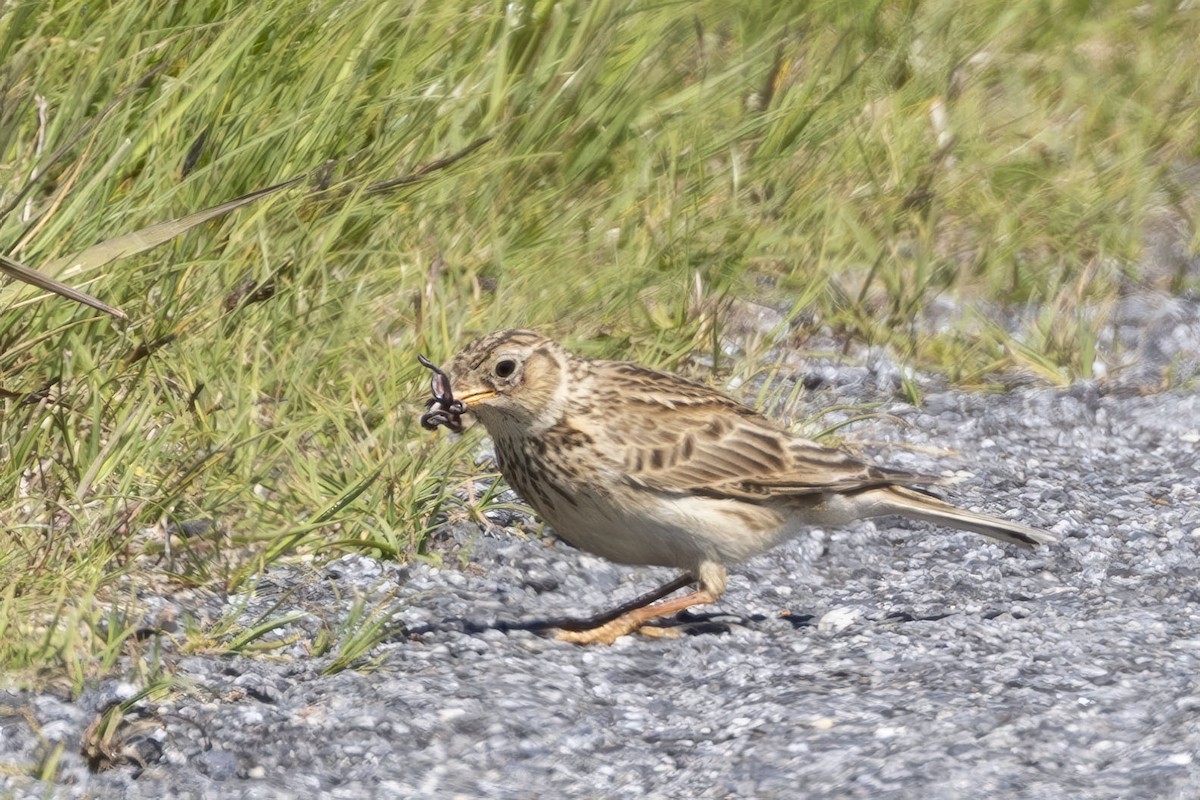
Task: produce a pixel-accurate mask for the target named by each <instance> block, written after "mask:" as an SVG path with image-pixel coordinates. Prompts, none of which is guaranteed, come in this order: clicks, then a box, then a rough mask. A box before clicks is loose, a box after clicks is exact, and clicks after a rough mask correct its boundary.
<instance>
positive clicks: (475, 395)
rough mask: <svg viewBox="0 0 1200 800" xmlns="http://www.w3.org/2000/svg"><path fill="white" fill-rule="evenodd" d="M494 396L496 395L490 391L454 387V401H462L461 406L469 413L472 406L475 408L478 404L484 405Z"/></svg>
mask: <svg viewBox="0 0 1200 800" xmlns="http://www.w3.org/2000/svg"><path fill="white" fill-rule="evenodd" d="M495 396H496V393H495V392H494V391H492V390H491V389H482V388H481V389H474V388H471V387H467V388H466V389H465V390H464V389H460V388H458V387H455V390H454V399H455V400H460V401H462V404H463V405H464V406H466V407H467V410H468V411H470V410H471V407H472V406H477V405H479V404H480V403H486V402H487V401H488V400H491V399H492V398H493V397H495Z"/></svg>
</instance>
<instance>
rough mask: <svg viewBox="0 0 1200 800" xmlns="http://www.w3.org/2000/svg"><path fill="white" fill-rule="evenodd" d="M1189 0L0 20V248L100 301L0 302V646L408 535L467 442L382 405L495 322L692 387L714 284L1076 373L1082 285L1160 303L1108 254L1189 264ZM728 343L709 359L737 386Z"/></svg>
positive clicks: (424, 7) (1003, 362) (979, 367)
mask: <svg viewBox="0 0 1200 800" xmlns="http://www.w3.org/2000/svg"><path fill="white" fill-rule="evenodd" d="M1198 14H1200V11H1198V10H1197V8H1196V7H1195V6H1194V5H1190V4H1182V5H1181V4H1178V3H1173V2H1136V3H1135V2H1114V3H1090V2H1079V0H1068V1H1066V2H1053V1H1052V0H1011V2H1008V3H972V2H967V3H964V2H960V0H906V1H905V0H880V1H879V2H876V3H873V4H856V3H844V2H837V1H834V2H821V1H820V0H816V1H815V2H795V3H792V2H782V3H781V2H766V1H762V0H749V2H743V3H738V4H731V3H728V2H725V1H724V0H721V2H715V1H709V0H700V1H699V2H686V3H684V2H673V3H672V2H667V3H656V4H646V3H638V2H617V1H616V0H612V1H609V0H591V2H578V3H571V2H547V0H529V2H526V3H508V2H478V0H475V1H470V0H443V1H442V2H438V3H424V2H419V0H418V1H417V2H388V3H377V2H356V1H355V0H337V1H336V2H335V1H334V0H278V1H277V2H271V3H253V4H248V3H241V2H229V1H225V2H219V1H216V0H187V2H182V1H179V2H170V1H169V0H164V1H163V2H115V3H93V2H82V0H75V1H74V2H69V1H65V0H64V1H62V2H10V3H6V4H0V65H2V66H0V74H2V76H3V78H2V80H3V87H2V94H0V154H2V159H0V242H3V248H4V250H5V252H7V253H8V254H9V255H10V256H11V257H13V258H16V259H18V260H20V261H21V262H23V263H25V264H28V265H30V266H31V267H34V268H39V269H42V270H43V271H44V272H46V273H47V274H50V275H52V276H53V277H57V278H58V279H60V280H62V281H65V282H67V283H70V284H71V285H74V286H77V287H79V288H81V289H84V290H85V291H87V292H90V293H92V294H94V295H96V296H98V297H100V298H101V299H102V300H104V301H105V302H107V303H110V304H112V305H115V306H117V307H119V308H120V309H122V310H123V311H124V312H125V313H126V314H128V316H129V318H130V319H129V321H128V322H119V321H116V320H113V319H111V318H109V317H106V316H104V315H103V314H99V313H97V312H95V311H93V310H91V309H88V308H85V307H83V306H80V305H77V304H75V303H73V302H70V301H67V300H64V299H62V298H60V297H56V296H53V295H47V294H45V293H43V292H40V291H37V290H34V289H31V288H29V287H28V286H25V285H24V284H21V283H13V282H5V283H4V284H3V286H0V303H2V304H3V314H2V316H0V389H2V399H0V403H2V404H3V405H2V406H0V429H2V432H0V453H2V457H0V484H2V490H0V526H2V527H3V536H4V544H3V547H2V548H0V634H2V635H0V668H2V669H6V670H9V671H15V672H13V674H22V675H29V676H36V675H37V674H39V672H40V673H41V674H48V673H51V672H54V673H62V672H64V671H65V673H66V674H67V675H68V676H70V679H71V681H72V683H73V684H75V685H80V684H81V683H82V682H84V681H86V680H87V679H88V677H89V676H92V675H95V674H98V673H100V672H103V671H105V670H107V669H110V668H112V666H113V665H114V664H115V663H116V661H117V659H118V657H119V656H120V655H121V654H122V653H125V652H129V648H132V647H134V643H135V641H136V639H137V638H138V625H137V623H136V620H137V619H139V612H138V609H139V598H140V596H141V595H142V594H144V593H147V592H153V591H158V592H167V593H169V592H172V591H177V590H182V589H183V588H188V589H195V590H204V591H216V592H225V591H233V590H237V589H238V588H240V587H243V586H244V585H245V581H246V580H247V578H249V577H251V576H253V575H255V574H256V573H257V572H258V571H259V570H261V569H262V568H263V567H264V566H265V565H267V564H269V563H271V562H272V561H273V560H275V559H278V558H280V557H283V556H287V555H291V554H308V553H314V552H318V553H321V552H334V553H337V552H341V551H343V550H345V549H347V548H351V549H353V548H362V549H366V550H368V551H369V552H373V553H382V554H384V555H386V556H390V557H397V558H408V557H413V556H414V555H418V554H419V553H420V551H421V542H422V537H423V536H424V534H425V533H426V532H427V530H428V529H429V528H430V526H431V525H432V524H433V515H434V514H435V512H436V511H437V509H438V508H439V505H440V504H441V503H442V502H443V500H445V499H446V498H447V496H448V495H449V494H450V493H451V492H452V491H453V490H454V489H455V488H456V487H458V486H459V484H460V482H461V480H462V475H463V474H464V473H465V472H466V471H467V470H468V469H473V467H472V466H471V465H470V464H466V463H463V458H462V455H463V454H462V452H461V450H459V449H456V446H455V445H454V444H453V443H452V442H450V441H449V437H447V436H444V435H434V436H431V435H427V434H426V433H424V432H423V431H421V430H420V429H419V428H418V427H417V425H416V423H415V419H416V414H417V411H418V409H419V406H420V403H421V400H422V399H423V398H424V396H425V395H426V392H427V386H428V378H429V375H428V373H427V372H425V371H424V370H422V369H421V368H420V367H419V366H418V365H417V363H416V359H415V355H416V353H418V352H424V353H427V354H428V355H430V356H431V357H432V358H433V359H434V360H435V361H441V360H444V359H445V358H447V357H448V356H449V355H450V354H452V353H453V351H454V350H455V349H456V347H457V346H459V345H461V344H462V343H464V342H465V340H466V339H467V338H469V337H470V336H471V335H473V334H476V333H479V332H483V331H485V330H489V329H492V328H496V327H502V326H513V325H521V326H539V327H541V328H542V329H543V330H545V331H547V332H548V333H551V334H553V335H558V336H562V337H564V338H565V339H567V340H568V341H569V342H570V343H572V344H574V345H575V346H577V347H581V348H582V349H584V350H585V351H586V352H588V353H590V354H593V355H620V356H622V357H628V358H634V359H638V360H642V361H645V362H650V363H655V364H659V365H662V366H666V367H671V368H680V369H689V368H690V369H692V370H696V369H698V367H696V366H695V365H694V364H691V365H690V366H689V362H688V357H689V355H690V354H692V353H695V352H696V351H698V350H700V351H708V352H713V353H716V352H718V351H719V344H718V343H719V341H720V336H721V333H722V330H723V326H725V325H726V324H727V318H728V315H729V314H731V313H734V312H733V311H731V309H736V308H743V309H744V306H738V305H736V303H745V302H751V303H754V304H762V305H764V306H767V307H769V308H771V309H772V310H773V312H774V314H775V316H774V317H771V318H772V319H776V320H778V325H777V327H778V329H779V332H780V333H781V334H784V335H785V338H784V339H783V340H782V341H783V342H784V343H785V345H786V346H788V347H792V348H797V349H803V347H804V343H805V341H806V338H807V337H808V336H810V335H816V334H823V335H828V336H833V337H835V338H836V339H837V340H839V341H844V342H847V343H866V344H871V345H878V346H883V347H886V348H888V349H889V350H890V352H891V353H892V354H893V357H894V358H896V359H897V360H898V361H900V362H902V363H905V364H908V365H911V366H914V367H918V368H921V369H925V370H931V371H940V372H942V373H944V374H945V375H947V376H948V378H949V379H950V380H952V381H955V382H957V383H959V384H961V385H966V386H977V385H984V384H989V385H990V384H994V383H995V382H996V381H997V380H998V378H997V376H1002V375H1004V374H1006V373H1007V372H1011V371H1012V370H1014V369H1020V370H1023V371H1024V372H1025V373H1026V374H1033V375H1035V376H1036V377H1037V379H1039V380H1042V381H1046V382H1049V383H1053V384H1065V383H1069V382H1071V381H1073V380H1076V379H1080V378H1090V377H1092V376H1093V370H1094V369H1095V365H1096V363H1097V362H1096V359H1097V347H1098V342H1102V341H1104V332H1105V330H1106V326H1109V325H1110V324H1111V319H1110V317H1111V310H1112V308H1113V304H1114V303H1115V302H1116V301H1117V299H1118V298H1119V297H1120V296H1121V294H1122V292H1123V291H1126V290H1128V288H1129V287H1131V286H1132V287H1143V288H1145V287H1149V288H1152V289H1153V290H1155V291H1159V292H1164V293H1177V294H1178V293H1183V292H1194V291H1195V290H1196V288H1197V287H1196V285H1195V277H1194V274H1191V273H1189V272H1188V271H1187V270H1186V269H1183V268H1179V269H1175V268H1174V267H1173V266H1172V265H1171V264H1169V263H1168V264H1166V265H1165V266H1164V264H1163V262H1162V261H1161V260H1153V259H1148V258H1147V257H1146V249H1147V245H1146V242H1147V237H1148V236H1149V235H1150V234H1149V232H1152V231H1154V230H1159V229H1163V228H1164V227H1166V228H1170V229H1171V230H1174V231H1176V232H1177V233H1178V236H1177V238H1179V239H1180V241H1181V242H1182V246H1183V247H1184V249H1185V250H1189V252H1194V251H1195V247H1194V235H1195V233H1194V231H1195V228H1194V225H1193V224H1192V220H1193V219H1194V212H1195V206H1196V194H1195V191H1194V188H1193V187H1194V185H1195V183H1196V182H1197V180H1200V178H1198V176H1197V169H1198V168H1197V163H1198V160H1197V159H1198V156H1200V152H1198V150H1200V137H1197V130H1198V124H1200V118H1198V98H1200V85H1198V83H1200V63H1198V62H1200V48H1197V47H1196V41H1197V38H1198V33H1200V26H1197V24H1196V23H1197V15H1198ZM484 137H490V138H489V139H488V140H487V141H486V142H484V143H483V144H482V145H480V146H478V147H477V149H474V150H470V151H469V152H464V151H466V150H468V149H469V148H470V147H471V146H472V144H479V142H480V140H481V139H483V138H484ZM456 156H457V157H456ZM443 159H445V161H443ZM422 170H424V172H423V173H422ZM418 174H419V175H420V177H419V179H418V180H415V181H413V182H408V181H400V182H399V185H393V184H394V183H395V182H396V181H397V179H403V178H406V177H412V176H414V175H418ZM291 178H301V180H299V181H298V182H297V183H295V184H294V185H292V186H289V187H287V188H285V189H283V190H281V191H279V192H277V193H274V194H272V195H270V196H268V197H265V198H263V199H261V200H258V201H257V202H255V203H253V204H250V205H247V206H245V207H243V208H240V209H239V210H236V211H234V212H232V213H230V214H228V215H225V216H221V217H217V218H214V219H212V220H209V221H206V222H204V223H203V224H200V225H197V226H195V227H193V228H191V229H190V230H188V231H187V232H185V233H182V234H181V235H179V236H176V237H175V238H172V239H171V240H170V241H169V242H168V243H167V244H165V245H163V246H161V247H158V248H155V249H150V250H147V251H145V252H141V253H136V254H134V255H126V256H124V257H120V258H115V259H112V260H106V258H107V257H106V258H96V257H94V256H95V251H90V252H91V253H92V257H89V259H85V261H86V262H87V263H85V265H84V266H83V267H82V268H78V267H74V266H72V265H73V264H74V263H75V261H76V260H77V259H73V256H74V255H75V254H78V253H81V252H85V251H88V248H91V247H93V246H95V245H97V244H98V243H103V242H107V241H109V240H112V239H114V238H115V237H119V236H122V235H124V234H128V233H131V232H134V231H138V230H141V229H144V228H146V227H147V226H151V225H153V224H155V223H159V222H162V221H164V220H169V219H172V218H178V217H184V216H186V215H188V214H191V213H193V212H197V211H200V210H201V209H205V208H208V207H211V206H214V205H217V204H219V203H221V202H223V201H226V200H229V199H231V198H234V197H237V196H239V195H242V194H245V193H247V192H252V191H254V190H256V189H260V188H263V187H266V186H270V185H273V184H277V183H279V182H281V181H284V180H287V179H291ZM389 182H391V183H389ZM1180 231H1182V232H1181V233H1179V232H1180ZM125 244H128V242H127V241H126V242H125ZM114 247H115V245H114ZM130 249H131V250H136V249H138V248H137V247H132V248H130ZM117 252H126V251H117ZM743 313H744V311H743ZM759 333H760V334H761V333H762V331H759ZM760 338H761V339H762V341H761V342H758V341H754V340H747V341H744V342H742V346H743V348H744V350H745V353H746V355H745V358H743V359H741V360H739V361H737V362H735V363H732V364H730V363H722V364H720V365H719V369H721V370H722V372H723V373H727V372H728V371H729V370H732V371H734V372H735V373H738V374H741V375H749V374H751V373H753V372H754V371H756V370H760V369H763V368H764V365H765V364H766V363H767V360H768V359H769V358H770V353H771V351H770V350H769V348H768V347H767V346H766V344H768V343H770V341H772V340H771V338H770V337H765V336H760ZM751 339H753V337H751ZM774 341H775V344H776V345H778V344H779V340H778V339H776V340H774ZM1104 355H1105V358H1113V357H1119V354H1115V356H1114V354H1111V353H1109V354H1104Z"/></svg>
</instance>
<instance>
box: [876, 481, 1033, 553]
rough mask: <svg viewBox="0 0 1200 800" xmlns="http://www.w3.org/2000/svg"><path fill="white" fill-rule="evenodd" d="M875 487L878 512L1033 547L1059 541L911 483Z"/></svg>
mask: <svg viewBox="0 0 1200 800" xmlns="http://www.w3.org/2000/svg"><path fill="white" fill-rule="evenodd" d="M873 491H874V492H875V493H877V494H876V496H875V497H873V498H872V499H873V500H874V501H875V503H876V504H877V505H876V509H877V513H879V514H880V515H883V514H900V515H901V516H905V517H911V518H913V519H919V520H923V521H924V522H932V523H934V524H937V525H949V526H950V527H951V528H958V529H959V530H964V531H971V532H972V533H981V534H983V535H984V536H988V537H991V538H992V539H998V540H999V541H1001V542H1008V543H1009V544H1015V545H1020V546H1021V547H1024V548H1026V549H1029V550H1032V549H1034V548H1035V547H1037V546H1038V545H1042V544H1050V543H1051V542H1054V541H1057V537H1055V536H1054V535H1053V534H1050V533H1046V532H1045V531H1040V530H1038V529H1037V528H1031V527H1029V526H1028V525H1022V524H1021V523H1019V522H1009V521H1008V520H1006V519H1000V518H999V517H993V516H989V515H988V514H979V513H976V512H974V511H967V510H966V509H962V508H958V507H956V506H952V505H950V504H949V503H947V502H946V501H944V500H941V499H939V498H937V497H934V496H933V495H931V494H926V493H925V492H922V491H919V490H917V489H910V488H908V487H907V486H898V485H892V486H888V487H886V488H884V489H876V490H873Z"/></svg>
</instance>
